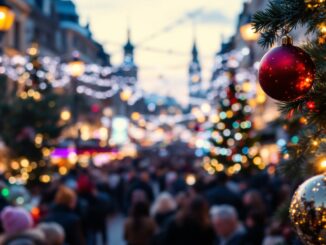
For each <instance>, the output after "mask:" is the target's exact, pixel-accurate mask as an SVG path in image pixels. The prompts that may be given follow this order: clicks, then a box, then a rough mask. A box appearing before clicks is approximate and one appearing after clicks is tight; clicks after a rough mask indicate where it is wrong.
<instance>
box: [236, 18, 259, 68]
mask: <svg viewBox="0 0 326 245" xmlns="http://www.w3.org/2000/svg"><path fill="white" fill-rule="evenodd" d="M240 35H241V37H242V39H243V40H244V41H245V42H246V43H247V44H248V45H249V51H250V53H249V58H250V61H249V62H250V65H253V63H254V59H255V55H254V47H253V45H254V43H255V42H256V41H257V40H258V38H259V33H257V32H255V30H254V29H253V26H252V23H251V17H250V16H249V17H248V19H247V21H246V23H245V24H244V25H242V26H241V27H240Z"/></svg>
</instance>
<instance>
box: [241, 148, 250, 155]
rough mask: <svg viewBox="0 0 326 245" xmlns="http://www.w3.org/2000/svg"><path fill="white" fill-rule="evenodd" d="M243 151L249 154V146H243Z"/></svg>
mask: <svg viewBox="0 0 326 245" xmlns="http://www.w3.org/2000/svg"><path fill="white" fill-rule="evenodd" d="M242 153H243V154H245V155H247V154H248V153H249V148H248V147H243V148H242Z"/></svg>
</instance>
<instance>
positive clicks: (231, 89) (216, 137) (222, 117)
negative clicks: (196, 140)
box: [205, 70, 265, 175]
mask: <svg viewBox="0 0 326 245" xmlns="http://www.w3.org/2000/svg"><path fill="white" fill-rule="evenodd" d="M227 75H228V76H229V85H228V86H227V87H226V91H225V92H224V93H221V96H220V101H219V103H218V104H219V109H218V112H219V113H218V118H219V120H218V122H217V121H216V123H214V125H213V128H212V131H211V138H210V143H211V148H210V152H209V157H208V158H205V161H206V164H207V163H209V165H210V168H208V169H213V170H214V171H216V172H221V171H224V172H225V173H226V174H228V175H232V174H235V173H238V172H240V171H242V172H246V173H250V171H251V170H252V169H264V168H265V165H264V163H263V161H262V159H261V158H260V156H259V154H258V144H257V142H256V138H255V135H254V130H253V123H252V121H251V114H252V108H251V106H249V105H248V94H247V93H246V92H245V91H244V90H243V89H242V87H243V85H244V84H245V83H246V82H245V83H243V84H237V81H236V79H235V71H234V70H230V71H229V72H227ZM206 168H207V167H206Z"/></svg>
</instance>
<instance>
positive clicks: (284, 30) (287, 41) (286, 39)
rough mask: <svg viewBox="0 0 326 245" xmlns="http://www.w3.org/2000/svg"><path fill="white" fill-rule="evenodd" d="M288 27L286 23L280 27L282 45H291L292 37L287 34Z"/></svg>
mask: <svg viewBox="0 0 326 245" xmlns="http://www.w3.org/2000/svg"><path fill="white" fill-rule="evenodd" d="M289 32H290V27H289V26H288V25H285V26H284V28H282V39H281V40H282V45H293V39H292V37H291V36H290V35H289Z"/></svg>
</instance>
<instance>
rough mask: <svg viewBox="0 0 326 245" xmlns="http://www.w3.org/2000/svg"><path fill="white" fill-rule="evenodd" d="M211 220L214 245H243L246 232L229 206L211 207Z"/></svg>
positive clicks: (233, 209) (234, 211)
mask: <svg viewBox="0 0 326 245" xmlns="http://www.w3.org/2000/svg"><path fill="white" fill-rule="evenodd" d="M210 214H211V220H212V224H213V227H214V231H215V234H216V241H215V243H214V244H215V245H245V244H248V245H249V244H251V243H246V231H245V229H244V227H243V226H242V225H241V224H240V222H239V220H238V214H237V211H236V209H235V208H234V207H232V206H230V205H220V206H213V207H212V208H211V210H210Z"/></svg>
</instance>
